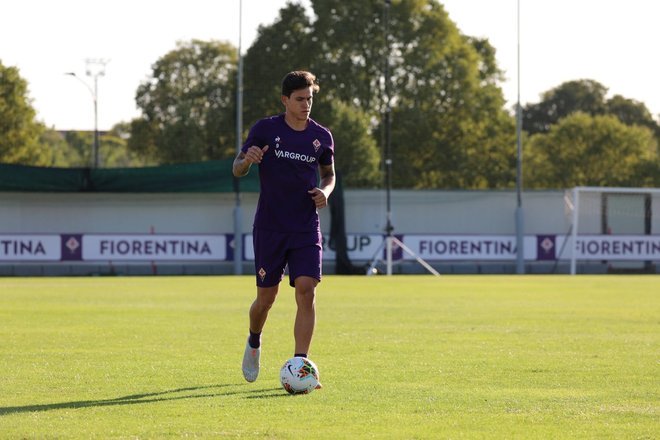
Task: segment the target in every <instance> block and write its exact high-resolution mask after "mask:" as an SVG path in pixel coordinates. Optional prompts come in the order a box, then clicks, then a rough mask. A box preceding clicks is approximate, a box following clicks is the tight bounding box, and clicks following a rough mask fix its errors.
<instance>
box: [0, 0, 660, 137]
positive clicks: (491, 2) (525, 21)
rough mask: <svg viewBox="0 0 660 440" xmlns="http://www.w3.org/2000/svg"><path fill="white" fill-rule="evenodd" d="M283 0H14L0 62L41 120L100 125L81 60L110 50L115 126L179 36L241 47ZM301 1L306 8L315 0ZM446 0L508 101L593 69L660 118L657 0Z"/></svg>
mask: <svg viewBox="0 0 660 440" xmlns="http://www.w3.org/2000/svg"><path fill="white" fill-rule="evenodd" d="M286 1H287V0H242V20H239V17H240V16H241V14H239V4H241V0H159V1H157V0H130V1H129V0H113V1H108V0H103V1H101V0H58V1H52V0H21V1H8V2H5V4H3V7H2V17H1V18H0V62H2V64H3V65H5V66H14V67H17V68H18V69H19V72H20V75H21V77H22V78H24V79H25V80H26V81H27V82H28V94H29V98H30V99H31V101H32V105H33V107H34V108H35V109H36V111H37V119H39V120H40V121H41V122H43V123H45V124H46V125H47V126H48V127H52V128H55V129H58V130H93V128H94V110H93V108H94V107H93V92H92V91H93V90H94V80H93V78H92V77H90V76H87V75H86V61H85V60H86V59H97V60H98V59H101V60H105V61H106V64H105V74H104V75H103V76H99V77H98V79H97V81H98V82H97V85H98V89H97V90H98V92H97V97H98V127H99V129H100V130H107V129H110V128H111V127H112V126H113V125H114V124H116V123H118V122H122V121H130V120H131V119H133V118H135V117H137V116H139V114H140V113H139V110H138V109H137V108H136V105H135V92H136V90H137V88H138V86H139V85H140V83H141V82H143V81H145V80H146V79H147V78H148V76H149V75H150V73H151V71H152V70H151V66H152V65H153V64H154V63H155V62H156V61H157V60H158V59H159V58H160V57H162V56H163V55H165V54H166V53H167V52H169V51H171V50H173V49H174V48H175V47H176V42H177V41H188V40H191V39H193V38H195V39H202V40H210V39H215V40H224V41H229V42H231V43H232V44H233V45H234V46H236V47H238V41H239V35H242V40H241V43H242V47H243V51H245V50H246V49H247V48H248V47H249V46H250V44H251V43H252V42H253V41H254V39H255V38H256V36H257V28H258V26H259V25H269V24H271V23H272V22H273V21H274V20H275V19H276V18H277V17H278V11H279V9H280V8H281V7H282V6H284V4H285V3H286ZM296 1H300V2H301V3H302V4H303V5H305V6H307V7H308V9H309V5H310V1H309V0H296ZM518 1H519V2H520V34H518V30H517V17H518V15H517V4H518ZM440 3H442V4H443V5H444V6H445V9H446V10H447V12H448V13H449V18H450V19H451V20H452V21H454V22H455V23H456V24H457V26H458V28H459V29H460V30H461V32H462V33H464V34H466V35H470V36H474V37H485V38H488V40H489V41H490V43H491V44H492V45H493V46H494V47H495V49H496V51H497V61H498V66H499V67H500V68H501V69H502V70H504V72H505V76H506V80H505V82H503V83H502V84H501V87H502V90H503V93H504V97H505V99H506V100H507V106H508V107H513V106H514V105H515V103H516V102H517V100H518V85H519V89H520V102H521V104H522V105H525V104H527V103H536V102H539V101H540V100H541V94H542V93H544V92H546V91H548V90H550V89H552V88H555V87H557V86H559V85H560V84H561V83H563V82H565V81H571V80H578V79H593V80H596V81H598V82H600V83H601V84H603V85H604V86H605V87H607V88H608V89H609V93H608V97H611V96H613V95H615V94H619V95H623V96H624V97H626V98H630V99H634V100H637V101H641V102H643V103H644V104H645V105H646V106H647V107H648V108H649V110H650V111H651V113H652V114H653V115H655V116H656V118H659V117H660V116H658V115H660V85H659V81H660V57H658V53H660V52H659V51H658V42H660V25H659V24H658V17H660V1H657V0H553V1H551V2H550V1H541V0H444V1H442V0H441V1H440ZM239 22H242V32H239ZM518 41H519V42H520V45H519V46H518ZM518 47H519V48H520V63H518ZM92 67H94V66H92ZM96 67H98V65H96ZM96 67H95V68H96ZM295 67H296V66H292V69H293V68H295ZM518 67H519V69H520V76H518ZM67 72H73V73H75V74H76V77H73V76H70V75H66V74H65V73H67Z"/></svg>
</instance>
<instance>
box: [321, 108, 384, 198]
mask: <svg viewBox="0 0 660 440" xmlns="http://www.w3.org/2000/svg"><path fill="white" fill-rule="evenodd" d="M314 111H318V112H319V113H320V114H322V115H323V116H322V118H323V123H324V124H325V125H326V126H327V127H328V128H329V129H330V130H331V131H332V135H333V138H334V142H335V158H336V161H335V168H336V169H337V172H339V173H341V175H342V177H343V184H344V185H345V186H348V187H351V188H376V187H378V186H380V184H381V183H382V175H381V173H380V170H379V164H380V151H379V149H378V145H377V144H376V141H375V140H374V138H373V136H372V135H371V132H370V129H369V125H370V118H369V115H367V114H366V113H364V112H363V111H361V110H360V109H359V108H355V107H354V106H352V105H349V104H346V103H345V102H343V101H339V100H334V101H330V102H328V103H323V104H321V105H320V106H319V108H318V109H315V110H314Z"/></svg>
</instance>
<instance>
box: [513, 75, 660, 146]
mask: <svg viewBox="0 0 660 440" xmlns="http://www.w3.org/2000/svg"><path fill="white" fill-rule="evenodd" d="M607 90H608V89H607V87H605V86H604V85H603V84H601V83H599V82H598V81H594V80H590V79H582V80H574V81H567V82H564V83H562V84H560V85H559V86H557V87H555V88H553V89H551V90H549V91H547V92H545V93H544V94H543V95H542V99H541V101H540V102H538V103H534V104H528V105H527V106H525V108H524V109H523V129H524V130H525V131H526V132H527V133H529V134H535V133H546V132H548V131H549V130H550V128H551V127H552V126H553V125H554V124H556V123H557V122H559V120H560V119H562V118H564V117H566V116H569V115H570V114H572V113H575V112H583V113H586V114H589V115H592V116H596V115H603V114H609V115H614V116H616V117H617V118H618V119H619V120H620V121H621V122H623V123H624V124H626V125H639V126H643V127H648V128H649V129H651V131H653V132H654V133H655V135H656V137H658V140H660V126H659V125H658V123H657V122H656V121H655V120H654V119H653V116H652V115H651V112H650V111H649V110H648V109H647V108H646V106H645V105H644V104H643V103H641V102H638V101H634V100H632V99H627V98H625V97H623V96H621V95H614V96H613V97H612V98H610V99H607V98H606V95H607Z"/></svg>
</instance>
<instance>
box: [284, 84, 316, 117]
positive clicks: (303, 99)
mask: <svg viewBox="0 0 660 440" xmlns="http://www.w3.org/2000/svg"><path fill="white" fill-rule="evenodd" d="M313 99H314V92H313V91H312V88H311V87H308V88H306V89H298V90H294V91H293V93H291V96H282V103H283V104H284V108H285V109H286V113H287V115H288V116H290V117H291V118H293V119H294V120H296V121H307V119H308V118H309V114H310V112H311V111H312V101H313Z"/></svg>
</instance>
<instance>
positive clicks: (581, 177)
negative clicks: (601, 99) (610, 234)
mask: <svg viewBox="0 0 660 440" xmlns="http://www.w3.org/2000/svg"><path fill="white" fill-rule="evenodd" d="M525 149H526V152H525V156H526V166H525V182H526V186H527V187H530V188H571V187H573V186H579V185H584V186H648V185H653V184H654V182H656V183H657V179H658V177H657V174H656V175H654V174H653V173H654V170H656V172H657V170H658V169H659V168H658V164H659V158H658V152H657V143H656V141H655V138H654V135H653V133H652V132H651V130H649V129H648V128H646V127H640V126H628V125H625V124H624V123H622V122H621V121H620V120H619V119H618V118H617V117H615V116H612V115H596V116H591V115H589V114H586V113H582V112H576V113H573V114H571V115H569V116H567V117H565V118H563V119H561V120H559V121H558V122H557V123H556V124H554V125H553V126H552V127H550V129H549V131H548V132H547V133H538V134H535V135H533V136H531V138H530V139H529V141H528V142H527V143H526V145H525Z"/></svg>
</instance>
